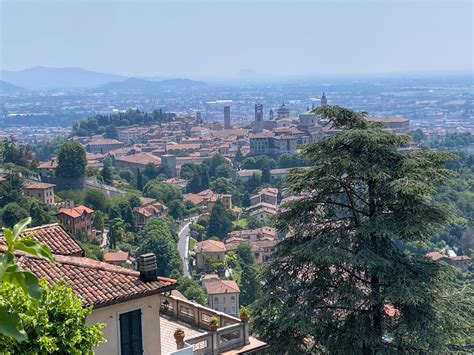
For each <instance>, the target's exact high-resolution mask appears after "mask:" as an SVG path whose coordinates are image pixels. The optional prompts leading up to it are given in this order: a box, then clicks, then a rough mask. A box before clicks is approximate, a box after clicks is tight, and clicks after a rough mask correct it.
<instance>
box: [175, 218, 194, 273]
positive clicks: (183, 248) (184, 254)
mask: <svg viewBox="0 0 474 355" xmlns="http://www.w3.org/2000/svg"><path fill="white" fill-rule="evenodd" d="M191 223H192V220H191V221H189V222H188V223H186V224H185V225H184V227H183V228H182V229H181V230H180V231H179V233H178V237H179V240H178V251H179V255H180V256H181V259H182V260H183V264H184V270H183V271H184V275H186V276H188V277H191V275H190V273H189V263H188V244H189V226H190V225H191Z"/></svg>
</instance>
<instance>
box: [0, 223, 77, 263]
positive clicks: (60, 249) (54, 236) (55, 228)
mask: <svg viewBox="0 0 474 355" xmlns="http://www.w3.org/2000/svg"><path fill="white" fill-rule="evenodd" d="M30 233H32V234H33V239H35V240H37V241H39V242H41V243H44V244H46V245H47V246H49V248H50V249H51V252H52V253H53V254H58V255H76V256H83V255H84V250H82V248H81V247H80V246H79V244H77V242H76V241H75V240H74V238H72V237H71V236H70V235H69V234H67V232H66V231H65V230H64V229H63V227H61V226H60V225H59V224H57V223H55V224H48V225H44V226H40V227H35V228H29V229H27V230H25V232H23V234H22V236H25V235H28V234H30ZM0 245H5V239H4V237H3V235H0Z"/></svg>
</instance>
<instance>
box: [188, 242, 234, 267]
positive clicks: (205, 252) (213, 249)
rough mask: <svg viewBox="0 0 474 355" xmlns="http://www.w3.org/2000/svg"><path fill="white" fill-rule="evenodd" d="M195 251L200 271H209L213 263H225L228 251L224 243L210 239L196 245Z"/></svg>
mask: <svg viewBox="0 0 474 355" xmlns="http://www.w3.org/2000/svg"><path fill="white" fill-rule="evenodd" d="M194 251H195V252H196V266H197V268H198V270H206V271H208V270H209V269H210V267H211V264H212V263H214V262H224V259H225V252H226V249H225V245H224V243H222V242H220V241H218V240H211V239H208V240H203V241H202V242H199V243H196V246H195V247H194Z"/></svg>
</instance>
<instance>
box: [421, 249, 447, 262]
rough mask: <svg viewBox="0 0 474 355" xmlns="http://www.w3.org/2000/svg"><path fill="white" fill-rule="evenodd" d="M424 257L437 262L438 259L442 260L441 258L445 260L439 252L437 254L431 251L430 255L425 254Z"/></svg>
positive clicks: (444, 256)
mask: <svg viewBox="0 0 474 355" xmlns="http://www.w3.org/2000/svg"><path fill="white" fill-rule="evenodd" d="M426 256H427V257H429V258H431V259H432V260H434V261H436V260H439V259H443V258H447V256H446V255H444V254H441V253H440V252H437V251H432V252H430V253H427V254H426Z"/></svg>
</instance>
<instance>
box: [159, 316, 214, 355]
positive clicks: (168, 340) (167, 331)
mask: <svg viewBox="0 0 474 355" xmlns="http://www.w3.org/2000/svg"><path fill="white" fill-rule="evenodd" d="M177 327H180V328H181V329H183V330H184V334H185V338H184V340H185V341H186V339H187V338H192V337H195V336H198V335H203V334H206V333H207V332H206V331H204V330H202V329H199V328H197V327H194V326H192V325H190V324H188V323H184V322H182V321H179V320H176V319H175V318H173V317H170V316H167V315H164V314H160V334H161V353H162V354H167V353H169V352H172V351H176V350H177V349H176V341H175V339H174V331H175V330H176V328H177Z"/></svg>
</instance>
